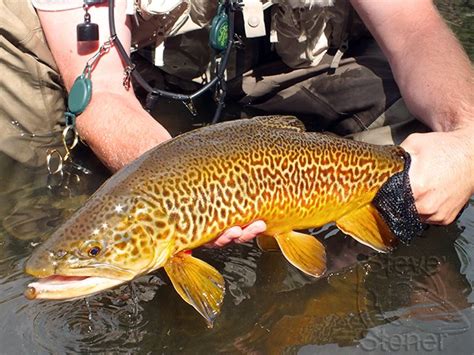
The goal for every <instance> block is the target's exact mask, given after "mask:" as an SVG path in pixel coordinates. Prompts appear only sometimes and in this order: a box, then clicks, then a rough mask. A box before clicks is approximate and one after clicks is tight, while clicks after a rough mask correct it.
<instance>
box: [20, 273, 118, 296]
mask: <svg viewBox="0 0 474 355" xmlns="http://www.w3.org/2000/svg"><path fill="white" fill-rule="evenodd" d="M124 282H126V281H125V280H120V279H112V278H107V277H98V276H60V275H53V276H48V277H44V278H41V279H38V280H37V281H35V282H32V283H30V284H28V287H27V289H26V291H25V293H24V294H25V297H26V298H27V299H29V300H34V299H50V300H65V299H76V298H80V297H84V296H89V295H92V294H95V293H98V292H100V291H103V290H106V289H109V288H112V287H114V286H118V285H120V284H122V283H124Z"/></svg>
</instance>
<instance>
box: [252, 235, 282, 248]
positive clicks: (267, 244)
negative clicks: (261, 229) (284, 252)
mask: <svg viewBox="0 0 474 355" xmlns="http://www.w3.org/2000/svg"><path fill="white" fill-rule="evenodd" d="M257 245H258V247H259V248H260V250H263V251H278V250H280V247H279V246H278V242H277V241H276V240H275V238H273V237H271V236H269V235H262V234H259V235H257Z"/></svg>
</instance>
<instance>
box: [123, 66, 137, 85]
mask: <svg viewBox="0 0 474 355" xmlns="http://www.w3.org/2000/svg"><path fill="white" fill-rule="evenodd" d="M133 70H135V64H132V65H127V67H126V68H125V69H124V71H123V81H122V85H123V87H124V88H125V89H126V90H128V89H130V82H131V79H132V72H133Z"/></svg>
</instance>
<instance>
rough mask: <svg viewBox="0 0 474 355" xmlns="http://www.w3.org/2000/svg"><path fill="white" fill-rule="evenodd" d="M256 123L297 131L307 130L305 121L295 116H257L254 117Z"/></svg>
mask: <svg viewBox="0 0 474 355" xmlns="http://www.w3.org/2000/svg"><path fill="white" fill-rule="evenodd" d="M252 120H253V121H254V122H255V123H259V124H262V125H264V126H266V127H270V128H280V129H290V130H293V131H297V132H305V131H306V128H305V126H304V123H303V122H301V121H300V120H299V119H297V118H296V117H295V116H279V115H275V116H257V117H254V118H252Z"/></svg>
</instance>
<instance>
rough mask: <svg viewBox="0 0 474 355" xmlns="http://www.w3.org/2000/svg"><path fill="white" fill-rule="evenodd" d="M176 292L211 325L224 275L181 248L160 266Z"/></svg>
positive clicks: (221, 294) (218, 309)
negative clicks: (180, 250) (162, 266)
mask: <svg viewBox="0 0 474 355" xmlns="http://www.w3.org/2000/svg"><path fill="white" fill-rule="evenodd" d="M164 268H165V271H166V273H167V274H168V276H169V278H170V280H171V283H172V284H173V286H174V288H175V289H176V291H177V292H178V293H179V295H180V296H181V297H182V298H183V300H185V301H186V302H187V303H189V304H190V305H191V306H193V307H194V308H195V309H196V310H197V311H198V312H199V313H200V314H201V315H202V316H203V317H204V318H205V319H206V321H207V324H208V327H210V328H211V327H212V325H213V323H214V319H215V318H216V316H217V314H219V312H220V308H221V304H222V301H223V300H224V292H225V289H224V278H223V277H222V275H221V274H220V273H219V272H218V271H217V270H216V269H214V268H213V267H212V266H211V265H209V264H207V263H205V262H204V261H202V260H199V259H197V258H195V257H193V256H191V255H190V254H187V253H184V252H181V253H179V254H177V255H175V256H174V257H173V258H172V259H170V261H168V263H167V264H165V266H164Z"/></svg>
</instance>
